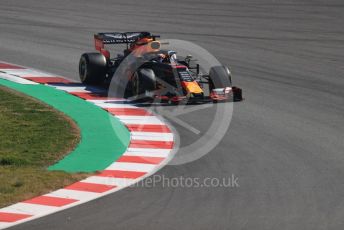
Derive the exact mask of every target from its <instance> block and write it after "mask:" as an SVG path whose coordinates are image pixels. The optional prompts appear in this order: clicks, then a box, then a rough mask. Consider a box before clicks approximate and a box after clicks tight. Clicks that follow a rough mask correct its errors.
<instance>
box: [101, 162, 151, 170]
mask: <svg viewBox="0 0 344 230" xmlns="http://www.w3.org/2000/svg"><path fill="white" fill-rule="evenodd" d="M156 166H157V165H154V164H140V163H127V162H114V163H112V164H111V165H110V166H109V167H107V168H106V170H122V171H133V172H149V171H152V170H153V169H154V168H155V167H156Z"/></svg>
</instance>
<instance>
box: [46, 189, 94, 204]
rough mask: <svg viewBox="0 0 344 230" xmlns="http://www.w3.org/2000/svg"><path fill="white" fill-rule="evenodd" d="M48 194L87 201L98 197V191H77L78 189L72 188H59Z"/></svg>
mask: <svg viewBox="0 0 344 230" xmlns="http://www.w3.org/2000/svg"><path fill="white" fill-rule="evenodd" d="M47 196H52V197H60V198H67V199H75V200H80V201H86V200H92V199H94V198H96V197H98V193H94V192H85V191H77V190H71V189H59V190H56V191H54V192H51V193H49V194H47Z"/></svg>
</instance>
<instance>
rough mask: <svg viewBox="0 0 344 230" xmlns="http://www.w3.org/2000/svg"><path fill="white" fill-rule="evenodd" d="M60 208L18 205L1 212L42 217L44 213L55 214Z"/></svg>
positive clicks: (26, 204) (3, 209)
mask: <svg viewBox="0 0 344 230" xmlns="http://www.w3.org/2000/svg"><path fill="white" fill-rule="evenodd" d="M58 208H59V207H54V206H46V205H39V204H28V203H17V204H14V205H11V206H8V207H6V208H2V209H0V211H1V212H11V213H19V214H27V215H42V214H44V213H50V212H54V211H55V210H56V209H58Z"/></svg>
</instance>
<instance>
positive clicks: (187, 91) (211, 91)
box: [79, 32, 242, 103]
mask: <svg viewBox="0 0 344 230" xmlns="http://www.w3.org/2000/svg"><path fill="white" fill-rule="evenodd" d="M159 37H160V36H159V35H152V34H151V33H149V32H126V33H117V32H110V33H98V34H95V35H94V42H95V48H96V50H97V51H98V52H93V53H84V54H82V55H81V58H80V62H79V76H80V80H81V82H82V83H85V84H88V85H99V84H105V85H106V84H109V83H110V82H111V80H112V78H113V77H114V76H118V73H117V72H118V69H119V66H121V64H123V63H124V60H125V59H126V58H127V57H129V56H130V57H131V59H132V58H133V57H134V59H136V61H135V64H133V62H126V65H128V66H129V67H128V69H131V71H124V72H123V73H124V74H121V75H126V76H125V79H126V80H127V83H126V84H125V95H124V97H127V98H131V99H136V98H140V97H141V98H142V96H143V97H145V98H151V99H159V100H160V101H161V102H171V103H179V102H180V101H183V100H184V101H188V102H190V101H192V102H197V101H205V100H209V101H213V102H219V101H241V100H242V90H241V89H240V88H238V87H234V86H232V80H231V72H230V70H229V69H228V67H226V66H222V65H221V66H213V67H211V68H210V69H209V71H207V72H206V73H201V72H200V65H199V64H197V63H194V64H191V63H193V60H192V56H191V55H187V56H186V57H183V58H182V59H181V58H180V57H178V56H177V53H176V52H175V51H172V50H164V49H162V48H161V42H160V41H158V40H157V38H159ZM109 44H125V45H126V47H125V49H124V51H123V53H120V54H117V56H116V57H112V56H111V55H110V52H109V51H108V50H107V49H105V45H109ZM137 60H139V61H137ZM142 60H144V61H142ZM137 63H140V64H139V65H138V64H137Z"/></svg>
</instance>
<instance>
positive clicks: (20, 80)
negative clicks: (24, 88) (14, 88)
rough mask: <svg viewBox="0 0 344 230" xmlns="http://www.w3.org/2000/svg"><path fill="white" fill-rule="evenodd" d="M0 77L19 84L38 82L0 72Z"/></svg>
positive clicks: (34, 83)
mask: <svg viewBox="0 0 344 230" xmlns="http://www.w3.org/2000/svg"><path fill="white" fill-rule="evenodd" d="M0 78H1V79H5V80H8V81H13V82H16V83H19V84H25V85H37V84H38V83H36V82H33V81H29V80H26V79H25V78H21V77H17V76H14V75H10V74H6V73H1V72H0Z"/></svg>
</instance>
